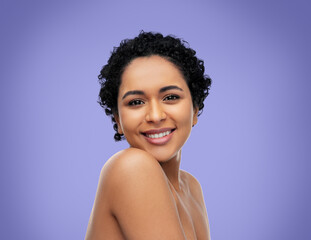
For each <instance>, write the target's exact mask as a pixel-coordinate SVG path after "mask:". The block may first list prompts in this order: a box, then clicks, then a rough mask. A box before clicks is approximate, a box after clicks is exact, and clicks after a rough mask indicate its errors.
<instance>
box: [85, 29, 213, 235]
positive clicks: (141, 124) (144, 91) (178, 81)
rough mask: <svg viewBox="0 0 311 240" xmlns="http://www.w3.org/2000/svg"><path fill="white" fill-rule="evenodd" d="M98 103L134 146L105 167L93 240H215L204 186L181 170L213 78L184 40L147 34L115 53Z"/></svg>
mask: <svg viewBox="0 0 311 240" xmlns="http://www.w3.org/2000/svg"><path fill="white" fill-rule="evenodd" d="M99 79H100V84H101V90H100V94H99V97H100V98H99V99H100V100H99V102H100V104H101V106H102V107H104V108H105V111H106V114H107V115H109V116H111V117H112V120H113V122H114V129H115V130H116V133H115V136H114V138H115V140H116V141H119V140H121V139H123V138H125V139H126V141H127V142H128V143H129V148H128V149H125V150H123V151H121V152H118V153H116V154H115V155H114V156H112V157H111V158H110V159H109V160H108V161H107V162H106V164H105V165H104V167H103V169H102V171H101V174H100V180H99V185H98V190H97V193H96V198H95V202H94V206H93V210H92V213H91V217H90V220H89V225H88V229H87V233H86V239H107V240H113V239H116V240H117V239H133V240H153V239H161V240H174V239H176V240H181V239H188V240H190V239H199V240H203V239H210V233H209V223H208V218H207V212H206V207H205V204H204V199H203V194H202V190H201V186H200V184H199V182H198V181H197V180H196V179H195V178H194V177H193V176H192V175H190V174H189V173H187V172H185V171H183V170H180V169H179V166H180V160H181V148H182V146H183V145H184V144H185V142H186V141H187V139H188V137H189V135H190V132H191V129H192V127H193V126H194V125H195V124H196V123H197V118H198V115H199V113H200V112H201V111H202V109H203V107H204V104H203V101H204V99H205V98H206V96H207V95H208V91H209V87H210V85H211V80H210V78H209V77H207V76H206V75H204V66H203V61H202V60H200V59H198V58H197V57H196V56H195V51H194V50H192V49H190V48H189V47H187V46H186V44H185V42H184V41H182V40H180V39H178V38H174V37H172V36H166V37H164V36H163V35H162V34H159V33H146V32H141V33H140V34H139V36H137V37H136V38H134V39H131V40H124V41H122V42H121V44H120V46H119V47H118V48H115V49H114V51H113V52H112V54H111V57H110V59H109V60H108V63H107V65H105V66H104V67H103V68H102V70H101V73H100V75H99Z"/></svg>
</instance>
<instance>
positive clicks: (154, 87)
mask: <svg viewBox="0 0 311 240" xmlns="http://www.w3.org/2000/svg"><path fill="white" fill-rule="evenodd" d="M197 113H198V109H197V108H193V103H192V99H191V93H190V90H189V88H188V85H187V83H186V81H185V79H184V77H183V75H182V73H181V72H180V70H179V69H178V68H177V67H176V66H175V65H174V64H173V63H171V62H169V61H168V60H166V59H164V58H162V57H160V56H155V55H154V56H150V57H139V58H136V59H134V60H133V61H132V62H131V63H130V64H129V65H128V66H127V67H126V68H125V71H124V73H123V75H122V79H121V85H120V89H119V95H118V115H115V119H116V121H117V124H118V132H119V133H121V134H122V133H123V134H124V136H125V138H126V140H127V141H128V143H129V144H130V146H131V147H135V148H139V149H142V150H145V151H147V152H149V153H150V154H152V155H153V156H154V157H155V158H156V159H157V160H158V161H159V162H165V161H167V160H170V159H172V158H173V157H175V156H177V154H178V152H179V151H180V149H181V147H182V146H183V145H184V143H185V142H186V140H187V139H188V137H189V135H190V132H191V128H192V126H193V125H194V124H196V122H197Z"/></svg>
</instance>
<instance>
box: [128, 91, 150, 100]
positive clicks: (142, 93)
mask: <svg viewBox="0 0 311 240" xmlns="http://www.w3.org/2000/svg"><path fill="white" fill-rule="evenodd" d="M144 94H145V93H144V92H143V91H140V90H133V91H128V92H126V93H125V94H124V95H123V97H122V100H123V99H124V98H126V97H127V96H128V95H144Z"/></svg>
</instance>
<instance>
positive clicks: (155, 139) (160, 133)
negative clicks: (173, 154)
mask: <svg viewBox="0 0 311 240" xmlns="http://www.w3.org/2000/svg"><path fill="white" fill-rule="evenodd" d="M174 131H175V129H171V128H162V129H154V130H149V131H146V132H143V133H142V134H143V135H144V136H145V139H146V140H147V141H148V142H149V143H151V144H155V145H163V144H166V143H167V142H168V141H169V140H170V139H171V137H172V133H173V132H174Z"/></svg>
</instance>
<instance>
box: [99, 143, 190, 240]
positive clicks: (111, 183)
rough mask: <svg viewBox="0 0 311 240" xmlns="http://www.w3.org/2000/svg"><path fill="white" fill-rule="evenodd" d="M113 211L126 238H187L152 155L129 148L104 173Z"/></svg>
mask: <svg viewBox="0 0 311 240" xmlns="http://www.w3.org/2000/svg"><path fill="white" fill-rule="evenodd" d="M101 177H102V182H104V187H105V188H106V189H107V191H106V198H108V199H109V200H108V205H109V208H110V212H111V213H112V215H113V216H114V217H115V218H116V219H117V221H118V223H119V225H120V227H121V229H122V232H123V233H124V235H125V236H126V238H127V239H153V238H152V237H151V236H154V238H155V239H184V232H183V229H182V226H181V223H180V219H179V215H178V211H177V208H176V205H175V201H174V197H173V195H172V193H171V191H170V188H169V184H168V181H167V178H166V176H165V173H164V172H163V170H162V168H161V166H160V164H159V163H158V161H157V160H156V159H155V158H154V157H153V156H152V155H150V154H149V153H147V152H145V151H143V150H140V149H135V148H129V149H126V150H123V151H121V152H118V153H117V154H115V155H114V156H112V157H111V158H110V159H109V160H108V161H107V162H106V164H105V165H104V167H103V169H102V172H101Z"/></svg>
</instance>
